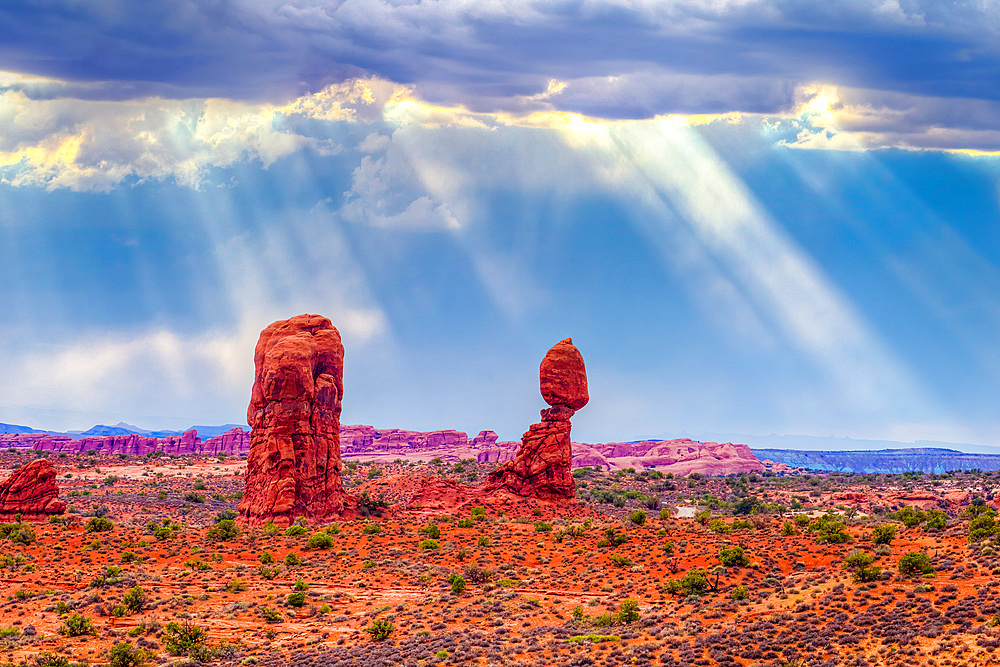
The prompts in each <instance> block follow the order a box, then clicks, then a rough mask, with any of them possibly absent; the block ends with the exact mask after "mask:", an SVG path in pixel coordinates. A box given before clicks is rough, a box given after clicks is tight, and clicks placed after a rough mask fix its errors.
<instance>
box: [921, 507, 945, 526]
mask: <svg viewBox="0 0 1000 667" xmlns="http://www.w3.org/2000/svg"><path fill="white" fill-rule="evenodd" d="M947 527H948V515H947V514H945V513H944V512H942V511H941V510H929V511H928V512H927V521H926V522H924V530H944V529H945V528H947Z"/></svg>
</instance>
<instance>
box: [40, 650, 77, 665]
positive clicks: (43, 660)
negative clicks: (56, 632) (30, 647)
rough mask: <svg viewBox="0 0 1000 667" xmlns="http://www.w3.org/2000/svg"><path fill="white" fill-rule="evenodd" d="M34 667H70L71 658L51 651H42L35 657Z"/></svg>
mask: <svg viewBox="0 0 1000 667" xmlns="http://www.w3.org/2000/svg"><path fill="white" fill-rule="evenodd" d="M33 667H69V658H67V657H66V656H64V655H58V654H56V653H52V652H51V651H42V652H41V653H38V654H36V655H35V658H34V665H33Z"/></svg>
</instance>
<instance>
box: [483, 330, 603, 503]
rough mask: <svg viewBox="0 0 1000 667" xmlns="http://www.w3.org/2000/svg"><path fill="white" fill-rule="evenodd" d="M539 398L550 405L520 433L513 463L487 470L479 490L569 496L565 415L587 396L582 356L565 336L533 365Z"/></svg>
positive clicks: (569, 456) (569, 457) (570, 461)
mask: <svg viewBox="0 0 1000 667" xmlns="http://www.w3.org/2000/svg"><path fill="white" fill-rule="evenodd" d="M538 376H539V384H540V385H541V387H540V388H541V392H542V398H544V399H545V402H546V403H548V404H549V405H550V406H552V407H550V408H548V409H546V410H542V412H541V415H542V421H541V423H539V424H532V425H531V428H530V429H528V432H527V433H525V434H524V435H523V436H522V437H521V448H520V449H519V450H518V452H517V455H516V456H515V457H514V460H513V461H509V462H507V463H505V464H503V465H502V466H500V467H499V468H497V469H496V470H495V471H493V472H492V473H490V476H489V478H488V479H487V481H486V485H485V489H486V491H488V492H495V491H501V490H502V491H507V492H510V493H513V494H515V495H518V496H523V497H531V498H546V499H556V500H558V499H566V498H573V497H574V495H575V491H576V489H575V486H574V484H573V475H572V465H573V449H572V444H571V441H570V418H571V417H572V416H573V415H574V413H576V411H577V410H579V409H580V408H582V407H583V406H585V405H586V404H587V401H589V400H590V394H589V393H588V392H587V370H586V367H585V366H584V364H583V356H582V355H581V354H580V351H579V350H577V349H576V347H575V346H574V345H573V340H572V339H571V338H566V339H564V340H561V341H559V342H558V343H556V344H555V345H553V346H552V349H550V350H549V351H548V353H547V354H546V355H545V358H544V359H542V363H541V365H540V366H539V369H538Z"/></svg>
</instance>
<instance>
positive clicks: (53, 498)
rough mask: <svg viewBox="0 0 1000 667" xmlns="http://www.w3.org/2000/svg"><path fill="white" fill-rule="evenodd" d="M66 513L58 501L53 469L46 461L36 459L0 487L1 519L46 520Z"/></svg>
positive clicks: (61, 502) (63, 505) (57, 488)
mask: <svg viewBox="0 0 1000 667" xmlns="http://www.w3.org/2000/svg"><path fill="white" fill-rule="evenodd" d="M65 511H66V503H64V502H63V501H61V500H59V487H58V486H57V485H56V469H55V468H54V467H53V466H52V464H51V463H49V462H48V461H47V460H45V459H35V460H34V461H32V462H31V463H29V464H28V465H26V466H24V467H23V468H19V469H17V470H15V471H14V473H13V474H12V475H11V476H10V478H8V479H7V481H6V482H3V483H2V484H0V517H2V518H3V519H11V518H12V517H13V516H14V515H16V514H20V515H21V518H22V519H25V520H39V519H48V518H49V516H51V515H53V514H62V513H63V512H65Z"/></svg>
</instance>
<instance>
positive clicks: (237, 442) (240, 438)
mask: <svg viewBox="0 0 1000 667" xmlns="http://www.w3.org/2000/svg"><path fill="white" fill-rule="evenodd" d="M201 453H202V454H206V455H209V456H218V455H220V454H225V455H226V456H246V455H247V454H249V453H250V431H244V430H243V429H241V428H234V429H230V430H228V431H226V432H225V433H223V434H222V435H217V436H215V437H214V438H209V439H208V440H206V441H205V442H204V443H203V444H202V446H201Z"/></svg>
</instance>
